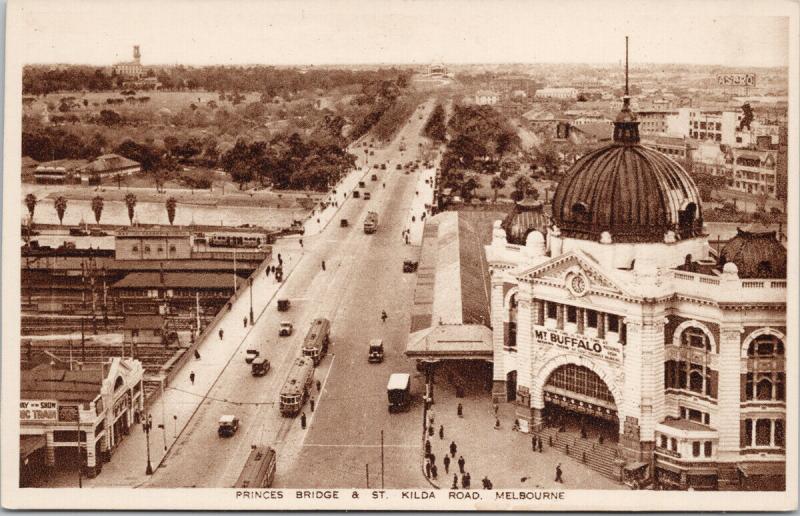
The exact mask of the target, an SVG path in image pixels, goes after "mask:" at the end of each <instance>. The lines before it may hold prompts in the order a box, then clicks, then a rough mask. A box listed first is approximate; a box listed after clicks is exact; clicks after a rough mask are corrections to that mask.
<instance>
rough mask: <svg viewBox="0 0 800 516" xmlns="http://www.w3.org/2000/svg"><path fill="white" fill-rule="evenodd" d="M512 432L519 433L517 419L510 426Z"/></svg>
mask: <svg viewBox="0 0 800 516" xmlns="http://www.w3.org/2000/svg"><path fill="white" fill-rule="evenodd" d="M511 431H512V432H519V419H515V420H514V424H513V425H512V426H511Z"/></svg>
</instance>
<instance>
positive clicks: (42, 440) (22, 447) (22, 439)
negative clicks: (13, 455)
mask: <svg viewBox="0 0 800 516" xmlns="http://www.w3.org/2000/svg"><path fill="white" fill-rule="evenodd" d="M45 446H47V438H46V437H45V436H43V435H21V436H19V460H25V459H27V458H28V457H29V456H30V455H31V454H32V453H33V452H35V451H36V450H38V449H39V448H44V447H45Z"/></svg>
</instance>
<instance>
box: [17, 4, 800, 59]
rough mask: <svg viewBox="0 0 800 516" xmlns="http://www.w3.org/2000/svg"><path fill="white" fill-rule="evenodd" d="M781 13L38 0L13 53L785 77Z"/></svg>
mask: <svg viewBox="0 0 800 516" xmlns="http://www.w3.org/2000/svg"><path fill="white" fill-rule="evenodd" d="M787 3H788V2H787ZM787 3H784V2H783V1H782V0H769V1H767V0H762V2H755V1H750V2H746V3H741V4H740V3H739V2H736V1H727V2H716V1H703V0H699V1H694V2H683V1H681V0H671V1H670V2H666V1H663V2H651V1H645V0H642V1H638V2H635V3H634V2H627V1H619V0H618V1H616V2H610V1H591V2H590V1H588V0H585V1H578V0H562V1H559V2H555V1H544V0H528V1H523V0H499V1H497V0H495V1H483V0H428V1H422V0H395V1H389V0H361V1H357V0H330V1H320V0H308V1H296V2H292V1H284V0H269V1H255V0H244V1H242V0H228V1H215V0H214V1H212V0H191V1H190V0H172V1H170V2H164V1H160V2H159V1H154V0H128V1H125V2H116V1H105V0H84V1H76V0H73V1H69V2H52V1H50V0H33V1H28V2H26V3H25V7H24V9H23V10H22V19H23V26H22V27H21V28H22V33H23V36H22V39H23V40H24V41H19V42H17V43H18V44H19V46H18V48H19V51H20V52H22V53H23V55H24V59H23V62H26V63H82V64H93V65H108V64H111V63H114V62H117V61H121V60H129V59H130V58H131V53H132V51H131V47H132V45H134V44H139V45H140V46H141V49H142V62H143V64H145V65H147V64H175V63H180V64H187V65H207V64H274V65H286V64H300V65H304V64H359V63H363V64H373V63H398V64H402V63H411V64H428V63H432V62H444V63H453V64H456V63H617V62H619V61H620V60H621V59H624V48H625V47H624V36H625V35H629V36H630V39H631V51H630V56H631V63H690V64H716V65H726V66H786V65H788V47H789V21H788V18H787V17H785V16H775V14H784V15H785V13H786V12H787V11H786V9H787ZM795 5H796V4H795ZM756 9H757V10H756ZM731 14H733V16H731ZM9 23H11V21H10V20H9Z"/></svg>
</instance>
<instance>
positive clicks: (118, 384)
mask: <svg viewBox="0 0 800 516" xmlns="http://www.w3.org/2000/svg"><path fill="white" fill-rule="evenodd" d="M123 386H125V380H123V379H122V377H121V376H117V380H116V381H115V382H114V390H115V391H116V390H117V389H119V388H121V387H123Z"/></svg>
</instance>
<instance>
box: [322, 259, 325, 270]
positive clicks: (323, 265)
mask: <svg viewBox="0 0 800 516" xmlns="http://www.w3.org/2000/svg"><path fill="white" fill-rule="evenodd" d="M322 270H323V271H324V270H325V260H322Z"/></svg>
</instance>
